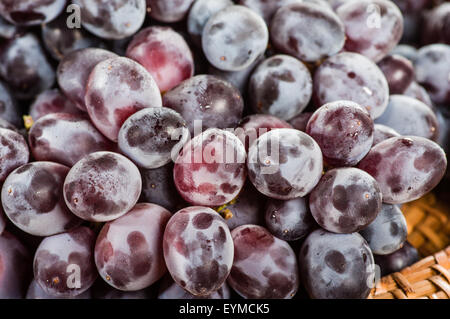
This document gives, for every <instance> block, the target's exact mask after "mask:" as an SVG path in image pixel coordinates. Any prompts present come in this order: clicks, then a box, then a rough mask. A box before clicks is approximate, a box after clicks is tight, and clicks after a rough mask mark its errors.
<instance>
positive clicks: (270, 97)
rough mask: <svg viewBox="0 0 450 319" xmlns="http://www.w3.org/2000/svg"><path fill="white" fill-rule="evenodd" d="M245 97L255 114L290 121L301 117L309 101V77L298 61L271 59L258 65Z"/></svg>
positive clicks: (310, 85) (308, 73)
mask: <svg viewBox="0 0 450 319" xmlns="http://www.w3.org/2000/svg"><path fill="white" fill-rule="evenodd" d="M248 96H249V99H250V100H249V101H250V106H251V107H252V108H253V110H254V111H255V112H257V113H265V114H270V115H274V116H276V117H278V118H281V119H283V120H290V119H292V118H293V117H295V116H296V115H298V114H300V113H301V112H302V111H303V110H304V109H305V108H306V106H307V105H308V103H309V100H310V99H311V96H312V78H311V74H310V72H309V70H308V69H307V67H306V66H305V65H304V64H303V63H302V62H300V61H299V60H297V59H295V58H293V57H290V56H288V55H274V56H272V57H270V58H268V59H266V60H264V61H263V62H262V63H261V64H259V65H258V67H257V68H256V69H255V71H254V72H253V74H252V75H251V77H250V80H249V88H248Z"/></svg>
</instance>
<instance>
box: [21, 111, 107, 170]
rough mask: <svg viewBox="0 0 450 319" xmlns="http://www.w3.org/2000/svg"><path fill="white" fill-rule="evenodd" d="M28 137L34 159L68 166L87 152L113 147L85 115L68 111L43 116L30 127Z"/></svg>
mask: <svg viewBox="0 0 450 319" xmlns="http://www.w3.org/2000/svg"><path fill="white" fill-rule="evenodd" d="M28 140H29V142H30V147H31V152H32V153H33V156H34V158H35V159H37V160H39V161H52V162H57V163H61V164H64V165H66V166H69V167H71V166H73V165H74V164H75V163H76V162H78V161H79V160H80V159H81V158H83V157H84V156H85V155H88V154H90V153H93V152H98V151H109V150H112V149H113V148H114V145H113V143H112V142H110V141H109V140H108V139H107V138H106V137H104V136H103V135H102V134H100V132H99V131H98V130H97V129H96V128H95V127H94V125H93V124H92V123H91V122H90V121H89V119H87V118H86V117H85V116H81V115H72V114H66V113H53V114H48V115H45V116H43V117H41V118H40V119H39V120H38V121H36V123H34V124H33V126H32V127H31V129H30V131H29V134H28Z"/></svg>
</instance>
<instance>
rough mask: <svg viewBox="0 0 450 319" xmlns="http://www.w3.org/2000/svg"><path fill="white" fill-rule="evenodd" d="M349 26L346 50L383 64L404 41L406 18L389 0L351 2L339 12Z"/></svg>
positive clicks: (341, 7) (340, 8)
mask: <svg viewBox="0 0 450 319" xmlns="http://www.w3.org/2000/svg"><path fill="white" fill-rule="evenodd" d="M336 12H337V14H338V16H339V17H340V18H341V20H342V22H343V23H344V25H345V35H346V41H345V50H347V51H351V52H356V53H360V54H362V55H364V56H366V57H368V58H369V59H371V60H373V61H374V62H379V61H380V60H381V59H382V58H383V57H385V56H386V55H387V54H388V53H389V52H390V51H391V50H392V49H393V48H394V47H395V46H396V45H397V43H398V42H399V41H400V38H401V37H402V34H403V16H402V13H401V12H400V10H399V8H398V7H397V6H396V5H395V4H394V3H393V2H392V1H388V0H362V1H349V2H347V3H345V4H343V5H342V6H340V7H339V8H338V9H337V11H336Z"/></svg>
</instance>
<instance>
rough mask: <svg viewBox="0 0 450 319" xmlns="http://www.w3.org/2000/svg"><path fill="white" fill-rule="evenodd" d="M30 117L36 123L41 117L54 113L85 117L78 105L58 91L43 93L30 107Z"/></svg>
mask: <svg viewBox="0 0 450 319" xmlns="http://www.w3.org/2000/svg"><path fill="white" fill-rule="evenodd" d="M28 113H29V115H30V116H31V118H32V119H33V121H34V122H36V121H37V120H39V119H40V118H41V117H43V116H45V115H47V114H52V113H68V114H73V115H84V114H85V113H84V112H83V111H81V110H80V109H79V108H77V107H76V105H75V104H74V103H73V102H72V101H71V100H69V99H67V98H66V97H65V96H64V95H63V94H62V93H61V92H60V91H59V90H58V89H51V90H47V91H44V92H42V93H41V94H39V95H38V96H37V97H36V99H35V100H34V102H33V104H31V105H30V110H29V112H28Z"/></svg>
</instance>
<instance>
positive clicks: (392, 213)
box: [360, 204, 408, 255]
mask: <svg viewBox="0 0 450 319" xmlns="http://www.w3.org/2000/svg"><path fill="white" fill-rule="evenodd" d="M360 234H361V236H363V237H364V239H365V240H366V241H367V243H368V244H369V247H370V249H371V250H372V252H373V253H374V254H377V255H387V254H391V253H393V252H394V251H396V250H398V249H399V248H400V247H401V246H402V245H403V243H404V242H405V240H406V236H407V235H408V229H407V225H406V219H405V217H404V216H403V213H402V211H401V210H400V208H398V207H397V206H396V205H389V204H383V206H382V208H381V211H380V213H379V214H378V216H377V218H375V220H374V221H373V222H372V223H371V224H370V225H369V226H367V227H366V228H365V229H363V230H361V231H360Z"/></svg>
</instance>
